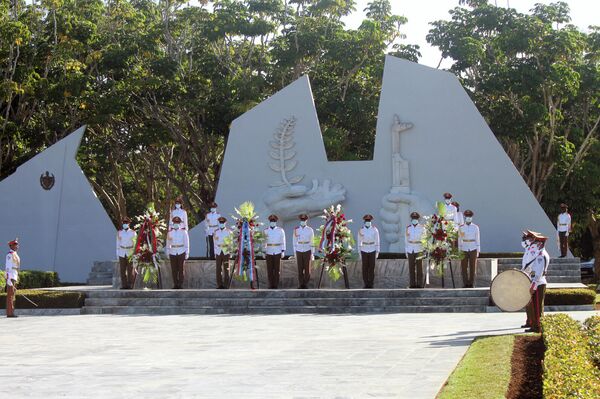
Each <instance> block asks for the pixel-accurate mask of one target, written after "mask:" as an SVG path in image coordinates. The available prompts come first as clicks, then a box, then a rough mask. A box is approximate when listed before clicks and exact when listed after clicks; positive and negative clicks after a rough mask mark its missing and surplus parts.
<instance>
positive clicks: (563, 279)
mask: <svg viewBox="0 0 600 399" xmlns="http://www.w3.org/2000/svg"><path fill="white" fill-rule="evenodd" d="M546 280H547V281H548V283H581V276H548V277H547V278H546Z"/></svg>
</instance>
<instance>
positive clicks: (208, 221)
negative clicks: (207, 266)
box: [204, 202, 221, 259]
mask: <svg viewBox="0 0 600 399" xmlns="http://www.w3.org/2000/svg"><path fill="white" fill-rule="evenodd" d="M220 217H221V214H220V213H219V212H218V211H217V203H216V202H213V203H211V204H210V212H209V213H207V214H206V216H205V218H204V232H205V234H206V239H207V243H206V244H207V249H208V257H209V258H210V259H215V241H214V237H213V233H214V232H215V230H216V229H217V228H218V227H219V218H220Z"/></svg>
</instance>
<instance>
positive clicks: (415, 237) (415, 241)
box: [404, 224, 425, 254]
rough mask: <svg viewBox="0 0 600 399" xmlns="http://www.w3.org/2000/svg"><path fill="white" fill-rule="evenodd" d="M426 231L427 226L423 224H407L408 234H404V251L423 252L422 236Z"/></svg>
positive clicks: (409, 252)
mask: <svg viewBox="0 0 600 399" xmlns="http://www.w3.org/2000/svg"><path fill="white" fill-rule="evenodd" d="M424 232H425V228H424V227H423V225H422V224H417V225H416V226H413V225H412V224H409V225H408V226H406V234H405V235H404V252H406V253H407V254H415V253H419V252H423V244H422V243H421V238H422V237H423V233H424Z"/></svg>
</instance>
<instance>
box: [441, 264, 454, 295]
mask: <svg viewBox="0 0 600 399" xmlns="http://www.w3.org/2000/svg"><path fill="white" fill-rule="evenodd" d="M448 269H450V276H451V277H452V288H456V284H455V283H454V271H452V261H451V260H448ZM444 277H445V273H444V267H443V266H442V288H445V287H444Z"/></svg>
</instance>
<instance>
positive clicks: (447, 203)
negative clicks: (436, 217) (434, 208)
mask: <svg viewBox="0 0 600 399" xmlns="http://www.w3.org/2000/svg"><path fill="white" fill-rule="evenodd" d="M444 202H445V203H446V205H450V202H452V201H451V200H449V199H447V200H444Z"/></svg>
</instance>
